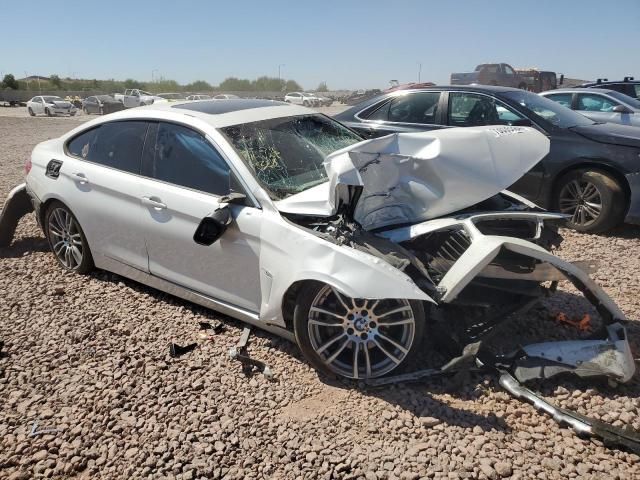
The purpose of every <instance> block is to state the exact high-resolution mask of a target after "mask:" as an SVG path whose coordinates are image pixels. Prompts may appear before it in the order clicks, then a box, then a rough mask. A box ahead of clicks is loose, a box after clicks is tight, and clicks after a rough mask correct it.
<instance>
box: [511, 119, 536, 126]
mask: <svg viewBox="0 0 640 480" xmlns="http://www.w3.org/2000/svg"><path fill="white" fill-rule="evenodd" d="M511 125H512V126H514V127H532V126H533V123H531V120H529V119H528V118H519V119H518V120H514V121H513V122H512V123H511Z"/></svg>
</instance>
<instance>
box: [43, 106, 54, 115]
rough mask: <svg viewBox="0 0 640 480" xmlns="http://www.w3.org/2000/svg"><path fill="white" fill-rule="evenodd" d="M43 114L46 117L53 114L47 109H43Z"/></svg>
mask: <svg viewBox="0 0 640 480" xmlns="http://www.w3.org/2000/svg"><path fill="white" fill-rule="evenodd" d="M44 113H46V114H47V117H53V114H52V113H51V110H49V109H48V108H45V109H44Z"/></svg>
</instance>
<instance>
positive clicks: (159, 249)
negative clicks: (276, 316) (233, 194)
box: [141, 122, 262, 312]
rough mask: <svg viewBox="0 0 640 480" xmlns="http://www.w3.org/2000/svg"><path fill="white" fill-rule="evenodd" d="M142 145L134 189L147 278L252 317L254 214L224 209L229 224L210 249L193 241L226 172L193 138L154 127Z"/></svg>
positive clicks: (226, 187)
mask: <svg viewBox="0 0 640 480" xmlns="http://www.w3.org/2000/svg"><path fill="white" fill-rule="evenodd" d="M154 130H155V132H154V134H155V135H154V136H155V141H153V140H152V141H148V142H147V144H146V146H145V153H144V157H143V172H144V173H145V177H146V178H144V179H143V181H142V183H141V190H142V197H141V199H142V203H143V206H144V211H143V213H144V217H145V218H144V229H145V238H146V244H147V250H148V253H149V270H150V272H151V273H152V274H153V275H155V276H157V277H159V278H163V279H165V280H168V281H171V282H173V283H175V284H177V285H180V286H182V287H186V288H189V289H191V290H194V291H196V292H199V293H202V294H205V295H207V296H210V297H213V298H215V299H218V300H223V301H226V302H228V303H231V304H233V305H236V306H238V307H242V308H245V309H248V310H250V311H253V312H257V311H259V309H260V278H259V246H260V242H259V239H260V226H261V221H260V218H261V214H262V210H260V209H258V208H254V207H249V206H243V205H231V206H230V209H231V212H232V216H233V218H234V220H233V223H232V224H231V225H230V226H229V227H228V229H227V231H226V232H225V233H224V234H223V236H222V237H221V238H220V239H218V240H217V241H216V242H215V243H214V244H213V245H210V246H203V245H200V244H197V243H196V242H194V240H193V235H194V233H195V231H196V229H197V228H198V225H199V224H200V221H201V220H202V219H203V218H204V217H206V216H207V215H209V214H211V213H212V212H214V211H215V210H216V209H217V208H219V207H220V206H221V202H220V199H221V196H224V195H227V194H229V193H230V184H231V177H232V175H233V173H232V172H231V170H230V168H229V165H228V164H227V162H226V161H225V159H224V158H223V157H222V156H221V155H220V153H219V152H218V150H217V149H216V148H215V147H214V146H213V145H212V144H211V143H210V142H209V141H208V140H207V139H206V138H205V137H204V136H203V135H202V134H201V133H199V132H197V131H195V130H192V129H190V128H188V127H186V126H182V125H177V124H173V123H163V122H160V123H157V124H155V127H154Z"/></svg>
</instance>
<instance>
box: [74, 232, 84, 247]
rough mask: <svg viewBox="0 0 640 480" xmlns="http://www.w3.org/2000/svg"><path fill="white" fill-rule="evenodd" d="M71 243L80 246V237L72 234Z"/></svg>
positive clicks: (77, 234)
mask: <svg viewBox="0 0 640 480" xmlns="http://www.w3.org/2000/svg"><path fill="white" fill-rule="evenodd" d="M71 243H72V244H73V245H78V246H81V245H82V236H81V235H80V234H79V233H74V234H73V235H71Z"/></svg>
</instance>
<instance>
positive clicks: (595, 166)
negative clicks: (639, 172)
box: [549, 162, 631, 208]
mask: <svg viewBox="0 0 640 480" xmlns="http://www.w3.org/2000/svg"><path fill="white" fill-rule="evenodd" d="M575 170H600V171H601V172H604V173H607V174H609V175H611V176H612V177H613V178H614V179H616V181H617V182H618V183H619V184H620V186H621V187H622V191H623V192H624V199H625V202H626V203H627V208H628V206H629V205H628V203H629V198H631V189H630V188H629V182H628V181H627V179H626V177H625V176H624V175H623V174H622V173H620V171H618V170H616V169H615V168H613V167H611V166H609V165H606V164H602V163H593V162H583V163H579V164H576V165H571V166H570V167H567V168H565V169H564V170H562V171H560V172H559V173H558V174H557V175H556V177H555V179H554V180H553V188H552V189H551V199H550V200H551V201H550V202H549V205H551V206H552V208H555V203H554V201H555V197H556V193H557V192H558V183H559V182H560V179H561V178H562V177H563V176H564V175H566V174H567V173H569V172H572V171H575Z"/></svg>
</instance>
